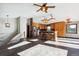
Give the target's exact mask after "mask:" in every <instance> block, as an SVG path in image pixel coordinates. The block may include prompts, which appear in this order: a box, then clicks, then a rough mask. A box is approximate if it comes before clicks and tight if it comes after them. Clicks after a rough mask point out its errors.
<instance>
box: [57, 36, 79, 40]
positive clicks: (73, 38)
mask: <svg viewBox="0 0 79 59" xmlns="http://www.w3.org/2000/svg"><path fill="white" fill-rule="evenodd" d="M59 37H61V38H72V39H79V38H75V37H62V36H59Z"/></svg>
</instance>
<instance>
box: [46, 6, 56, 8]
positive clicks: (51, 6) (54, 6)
mask: <svg viewBox="0 0 79 59" xmlns="http://www.w3.org/2000/svg"><path fill="white" fill-rule="evenodd" d="M47 7H48V8H55V7H56V6H47Z"/></svg>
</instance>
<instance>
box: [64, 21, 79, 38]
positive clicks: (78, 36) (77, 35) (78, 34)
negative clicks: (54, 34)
mask: <svg viewBox="0 0 79 59" xmlns="http://www.w3.org/2000/svg"><path fill="white" fill-rule="evenodd" d="M69 24H77V34H69V33H66V32H65V36H66V37H75V38H79V21H77V22H71V23H69ZM65 31H66V30H65Z"/></svg>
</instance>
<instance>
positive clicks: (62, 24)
mask: <svg viewBox="0 0 79 59" xmlns="http://www.w3.org/2000/svg"><path fill="white" fill-rule="evenodd" d="M54 25H55V31H58V36H64V35H65V22H57V23H55V24H54Z"/></svg>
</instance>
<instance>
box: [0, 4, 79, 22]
mask: <svg viewBox="0 0 79 59" xmlns="http://www.w3.org/2000/svg"><path fill="white" fill-rule="evenodd" d="M48 5H55V6H56V8H55V9H53V8H52V9H49V10H48V13H44V12H42V11H40V12H36V10H37V9H38V8H39V7H37V6H34V5H33V3H0V17H6V15H7V14H8V15H9V17H18V16H21V17H27V18H29V17H33V18H40V17H42V16H45V15H49V14H53V16H54V17H55V18H56V20H57V21H60V20H65V19H67V18H71V19H72V20H73V21H75V20H76V21H78V20H79V8H78V7H79V3H48Z"/></svg>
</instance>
